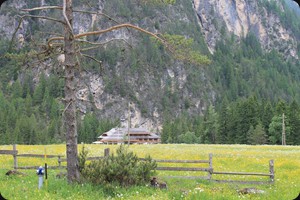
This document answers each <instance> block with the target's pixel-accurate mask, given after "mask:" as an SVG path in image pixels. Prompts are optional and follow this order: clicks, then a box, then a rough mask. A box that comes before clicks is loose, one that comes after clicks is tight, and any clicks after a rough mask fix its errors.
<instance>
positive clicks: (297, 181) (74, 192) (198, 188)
mask: <svg viewBox="0 0 300 200" xmlns="http://www.w3.org/2000/svg"><path fill="white" fill-rule="evenodd" d="M85 148H87V149H88V150H89V152H90V153H89V156H101V155H103V154H104V149H105V148H110V149H111V153H114V152H115V150H116V149H117V145H85ZM0 149H2V150H4V149H6V150H10V149H12V146H7V145H6V146H0ZM17 149H18V151H19V153H20V154H23V153H35V154H43V153H44V152H45V149H46V152H47V154H61V155H65V145H47V146H42V145H30V146H29V145H17ZM80 149H81V145H79V150H80ZM130 150H131V151H133V152H135V153H136V154H137V155H138V156H139V157H145V156H146V155H151V157H152V158H153V159H178V160H179V159H182V160H183V159H184V160H188V159H189V160H207V159H208V154H209V153H212V154H213V167H214V170H215V171H236V172H261V173H268V170H269V160H271V159H273V160H274V161H275V183H274V184H272V185H239V184H229V183H215V182H210V181H205V180H201V179H195V180H186V179H179V178H167V177H166V176H168V175H178V174H180V175H195V173H194V172H181V173H177V172H176V173H175V172H166V171H162V172H161V171H159V172H157V173H158V174H157V177H158V178H159V179H160V180H162V181H164V182H166V183H167V184H168V189H167V190H159V189H155V188H151V187H149V186H139V187H132V188H120V187H115V186H110V187H103V186H92V185H89V184H73V185H69V184H67V181H66V180H65V179H57V178H56V174H57V173H58V172H59V171H58V170H49V179H48V187H46V185H45V184H44V187H43V188H42V189H41V190H38V177H37V175H36V174H35V170H22V172H24V173H25V174H26V176H6V175H5V173H6V171H8V170H9V169H12V167H13V157H12V156H6V155H0V163H1V165H0V192H1V193H2V195H3V196H4V197H6V198H7V199H195V200H196V199H197V200H198V199H208V200H211V199H216V200H218V199H222V200H224V199H226V200H227V199H229V200H231V199H232V200H235V199H243V198H244V199H266V200H269V199H274V200H278V199H283V200H284V199H287V200H289V199H293V198H295V197H296V196H297V195H298V193H299V192H300V147H299V146H248V145H184V144H177V145H176V144H170V145H163V144H159V145H131V146H130ZM44 162H45V160H44V159H36V158H23V157H18V164H19V166H32V165H36V166H39V165H43V164H44ZM46 162H47V163H48V164H49V165H50V166H51V165H57V159H49V158H48V159H47V160H46ZM64 164H65V163H64ZM160 165H165V164H160ZM194 165H195V164H194ZM194 165H193V164H186V166H194ZM196 165H199V166H203V167H205V164H196ZM181 166H183V165H181ZM198 174H199V175H201V173H198V172H197V173H196V175H198ZM203 175H206V173H203ZM213 178H214V179H225V180H226V179H227V180H229V179H231V180H245V181H247V180H261V181H267V180H268V177H255V176H254V177H249V176H228V175H213ZM245 187H254V188H257V189H260V190H264V191H265V193H264V194H251V195H241V194H239V193H238V192H237V191H238V190H240V189H242V188H245Z"/></svg>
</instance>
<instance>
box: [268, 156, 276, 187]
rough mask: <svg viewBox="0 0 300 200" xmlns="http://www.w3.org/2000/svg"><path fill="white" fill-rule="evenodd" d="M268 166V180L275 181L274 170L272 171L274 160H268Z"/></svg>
mask: <svg viewBox="0 0 300 200" xmlns="http://www.w3.org/2000/svg"><path fill="white" fill-rule="evenodd" d="M269 167H270V181H271V182H274V181H275V171H274V160H270V161H269Z"/></svg>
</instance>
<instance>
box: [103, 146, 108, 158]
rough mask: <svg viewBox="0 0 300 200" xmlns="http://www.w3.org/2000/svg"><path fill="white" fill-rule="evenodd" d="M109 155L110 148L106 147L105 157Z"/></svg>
mask: <svg viewBox="0 0 300 200" xmlns="http://www.w3.org/2000/svg"><path fill="white" fill-rule="evenodd" d="M107 156H109V148H106V149H104V157H107Z"/></svg>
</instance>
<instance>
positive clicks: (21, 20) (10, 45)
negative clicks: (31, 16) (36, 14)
mask: <svg viewBox="0 0 300 200" xmlns="http://www.w3.org/2000/svg"><path fill="white" fill-rule="evenodd" d="M22 22H23V17H21V18H20V21H19V24H18V27H17V28H16V30H15V32H14V33H13V35H12V37H11V41H10V44H9V50H11V49H12V45H13V41H14V38H15V37H16V34H17V32H18V30H19V28H20V27H21V24H22Z"/></svg>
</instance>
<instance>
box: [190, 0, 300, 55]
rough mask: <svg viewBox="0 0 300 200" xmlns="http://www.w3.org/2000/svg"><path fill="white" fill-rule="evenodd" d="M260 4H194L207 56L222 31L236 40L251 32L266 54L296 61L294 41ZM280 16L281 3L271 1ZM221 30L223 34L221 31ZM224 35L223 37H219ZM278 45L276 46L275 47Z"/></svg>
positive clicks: (219, 0) (198, 0)
mask: <svg viewBox="0 0 300 200" xmlns="http://www.w3.org/2000/svg"><path fill="white" fill-rule="evenodd" d="M259 2H260V1H247V0H194V7H195V9H196V12H197V14H198V17H199V21H200V25H201V27H202V31H203V33H204V35H205V39H206V41H207V45H208V46H209V49H210V51H211V52H213V51H214V48H215V45H216V42H217V41H218V40H220V38H221V37H222V31H224V28H225V29H226V30H227V31H228V32H229V33H233V34H234V35H235V36H238V37H245V36H246V35H247V34H248V33H249V32H252V33H254V34H255V35H256V37H257V38H258V39H259V41H260V42H261V44H262V46H263V47H264V49H266V50H271V49H277V50H280V51H281V52H283V54H284V55H285V56H287V57H288V56H291V57H294V58H297V59H298V56H297V40H296V38H295V36H294V35H293V33H292V32H291V30H289V29H286V28H285V27H284V26H283V25H282V23H281V21H280V19H279V16H278V15H276V14H275V13H273V12H269V11H268V10H267V9H266V8H265V7H262V6H261V5H260V3H259ZM275 2H276V4H277V5H278V7H279V8H280V9H281V11H282V12H284V10H283V6H282V2H281V1H279V0H276V1H275ZM222 29H223V30H222ZM223 34H224V33H223ZM279 44H280V45H279Z"/></svg>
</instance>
